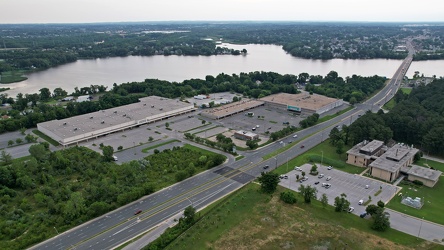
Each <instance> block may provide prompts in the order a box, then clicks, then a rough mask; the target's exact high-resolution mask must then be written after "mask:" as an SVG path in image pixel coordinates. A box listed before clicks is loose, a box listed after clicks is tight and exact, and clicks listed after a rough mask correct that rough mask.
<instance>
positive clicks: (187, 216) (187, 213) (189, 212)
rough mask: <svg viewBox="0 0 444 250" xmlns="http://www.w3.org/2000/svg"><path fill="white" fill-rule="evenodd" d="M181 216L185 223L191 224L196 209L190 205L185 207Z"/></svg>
mask: <svg viewBox="0 0 444 250" xmlns="http://www.w3.org/2000/svg"><path fill="white" fill-rule="evenodd" d="M183 217H184V222H185V223H186V224H188V225H191V224H193V223H194V220H195V217H196V209H195V208H194V207H192V206H188V207H186V208H185V210H184V211H183Z"/></svg>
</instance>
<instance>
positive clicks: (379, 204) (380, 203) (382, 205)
mask: <svg viewBox="0 0 444 250" xmlns="http://www.w3.org/2000/svg"><path fill="white" fill-rule="evenodd" d="M377 205H378V207H380V208H384V207H385V204H384V202H383V201H381V200H379V201H378V203H377Z"/></svg>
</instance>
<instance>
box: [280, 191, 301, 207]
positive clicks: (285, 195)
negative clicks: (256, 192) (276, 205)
mask: <svg viewBox="0 0 444 250" xmlns="http://www.w3.org/2000/svg"><path fill="white" fill-rule="evenodd" d="M280 199H281V201H283V202H285V203H288V204H295V203H296V202H297V199H296V195H295V194H294V193H293V192H290V191H286V192H282V193H281V195H280Z"/></svg>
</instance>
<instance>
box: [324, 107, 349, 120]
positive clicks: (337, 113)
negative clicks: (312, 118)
mask: <svg viewBox="0 0 444 250" xmlns="http://www.w3.org/2000/svg"><path fill="white" fill-rule="evenodd" d="M353 108H354V107H348V108H346V109H343V110H341V111H338V112H336V114H333V115H326V116H324V117H321V118H319V120H318V121H317V122H316V124H319V123H323V122H325V121H328V120H330V119H333V118H335V117H336V116H339V115H342V114H344V113H345V112H347V111H349V110H352V109H353Z"/></svg>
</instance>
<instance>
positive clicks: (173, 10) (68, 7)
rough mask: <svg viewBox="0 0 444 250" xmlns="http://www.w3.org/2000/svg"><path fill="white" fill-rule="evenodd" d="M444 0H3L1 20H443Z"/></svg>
mask: <svg viewBox="0 0 444 250" xmlns="http://www.w3.org/2000/svg"><path fill="white" fill-rule="evenodd" d="M442 3H443V1H442V0H422V1H418V0H403V1H399V0H365V1H364V0H0V24H8V23H91V22H139V21H364V22H443V21H444V8H442Z"/></svg>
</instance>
